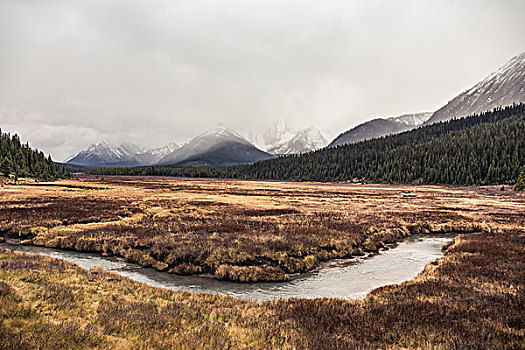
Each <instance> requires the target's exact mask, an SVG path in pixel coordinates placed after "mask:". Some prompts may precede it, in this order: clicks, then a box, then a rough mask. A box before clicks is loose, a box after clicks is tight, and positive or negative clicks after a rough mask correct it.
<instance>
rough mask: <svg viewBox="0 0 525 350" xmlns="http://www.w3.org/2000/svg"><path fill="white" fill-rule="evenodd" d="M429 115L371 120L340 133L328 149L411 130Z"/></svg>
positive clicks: (429, 114)
mask: <svg viewBox="0 0 525 350" xmlns="http://www.w3.org/2000/svg"><path fill="white" fill-rule="evenodd" d="M431 115H432V113H427V112H425V113H414V114H405V115H401V116H399V117H391V118H387V119H383V118H377V119H373V120H370V121H367V122H365V123H363V124H359V125H358V126H356V127H354V128H352V129H350V130H348V131H346V132H344V133H342V134H341V135H339V136H338V137H337V138H336V139H335V140H333V141H332V142H331V143H330V145H328V147H335V146H340V145H346V144H350V143H357V142H361V141H364V140H370V139H375V138H379V137H383V136H387V135H393V134H398V133H400V132H403V131H408V130H412V129H414V128H416V127H418V126H420V125H422V124H423V123H424V122H425V121H427V120H428V118H430V116H431Z"/></svg>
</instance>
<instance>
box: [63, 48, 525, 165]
mask: <svg viewBox="0 0 525 350" xmlns="http://www.w3.org/2000/svg"><path fill="white" fill-rule="evenodd" d="M520 102H525V52H524V53H521V54H519V55H517V56H515V57H513V58H512V59H511V60H510V61H508V62H507V63H506V64H505V65H504V66H502V67H501V68H500V69H498V70H497V71H496V72H494V73H492V74H490V75H489V76H488V77H486V78H485V79H483V80H482V81H480V82H479V83H477V84H476V85H475V86H473V87H472V88H470V89H468V90H466V91H464V92H462V93H461V94H459V95H458V96H457V97H455V98H454V99H452V100H451V101H450V102H449V103H447V104H446V105H445V106H443V107H442V108H440V109H438V110H437V111H435V112H433V113H429V112H424V113H414V114H405V115H401V116H398V117H390V118H376V119H373V120H370V121H367V122H364V123H362V124H360V125H357V126H356V127H354V128H352V129H350V130H348V131H346V132H344V133H342V134H340V135H339V136H338V137H337V138H335V139H334V140H333V141H332V142H331V143H330V144H329V145H328V147H335V146H340V145H345V144H350V143H357V142H361V141H364V140H369V139H375V138H380V137H383V136H387V135H391V134H397V133H401V132H405V131H409V130H412V129H415V128H418V127H420V126H422V125H429V124H433V123H436V122H440V121H447V120H450V119H453V118H460V117H464V116H466V115H470V114H473V113H480V112H484V111H488V110H491V109H493V108H495V107H500V106H506V105H511V104H514V103H520ZM327 144H328V142H327V140H326V138H325V137H324V135H323V134H322V133H321V132H320V131H319V130H316V129H314V128H306V129H302V130H297V129H293V128H291V127H290V126H289V125H287V123H286V122H285V121H277V122H275V123H274V124H272V125H271V126H270V127H269V128H267V129H265V130H264V131H262V132H253V131H252V132H248V133H246V137H243V136H241V135H240V134H238V133H236V132H234V131H232V130H229V129H227V128H225V127H218V128H215V129H213V130H210V131H208V132H206V133H204V134H202V135H199V136H197V137H195V138H194V139H192V140H191V141H189V142H188V143H186V144H184V145H182V146H181V147H179V146H178V145H177V144H175V143H171V144H169V145H166V146H164V147H160V148H156V149H152V150H144V149H143V148H142V147H140V146H137V145H133V144H130V143H124V144H121V145H117V146H112V145H110V144H109V143H108V142H99V143H96V144H93V145H91V146H90V147H89V148H87V149H86V150H83V151H81V152H79V153H78V154H77V155H76V156H74V157H72V158H71V159H69V160H68V161H67V164H75V165H84V166H91V167H130V166H139V165H181V166H182V165H193V166H206V167H223V166H228V165H235V164H246V163H254V162H257V161H259V160H264V159H269V158H272V157H274V156H275V155H287V154H302V153H307V152H310V151H314V150H317V149H321V148H323V147H325V146H327Z"/></svg>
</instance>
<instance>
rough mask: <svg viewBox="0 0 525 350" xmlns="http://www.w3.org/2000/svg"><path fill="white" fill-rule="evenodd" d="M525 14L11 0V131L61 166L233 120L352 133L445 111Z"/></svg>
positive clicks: (376, 5)
mask: <svg viewBox="0 0 525 350" xmlns="http://www.w3.org/2000/svg"><path fill="white" fill-rule="evenodd" d="M524 13H525V1H523V0H494V1H481V0H479V1H473V0H470V1H469V0H461V1H459V0H458V1H451V0H436V1H422V0H414V1H406V0H401V1H392V0H375V1H374V0H362V1H352V0H323V1H319V0H316V1H313V0H297V1H295V0H294V1H288V0H264V1H256V0H249V1H246V0H220V1H217V0H188V1H185V0H183V1H177V0H159V1H153V0H151V1H145V0H63V1H60V0H31V1H30V0H0V127H1V128H2V129H3V130H4V131H10V132H16V133H19V134H20V135H21V138H22V139H23V140H29V141H30V143H31V145H32V146H35V147H38V148H40V149H42V150H43V151H45V152H46V153H50V154H51V155H52V156H53V158H54V159H55V160H63V159H65V158H67V157H68V156H70V155H71V154H74V153H76V152H78V151H79V150H80V149H82V148H84V147H86V146H88V145H89V144H91V143H93V142H97V141H100V140H104V139H106V140H109V141H111V142H121V141H129V142H137V143H141V144H143V145H145V146H160V145H162V144H165V143H168V142H170V141H177V142H183V141H186V140H187V139H189V138H191V137H193V136H195V135H196V134H198V133H201V132H203V131H206V130H207V129H210V128H212V127H214V126H215V125H216V124H217V123H224V124H225V125H227V126H230V127H232V128H234V129H237V130H250V129H253V130H261V129H264V128H266V127H268V126H269V125H270V124H272V123H273V122H274V121H275V120H276V119H278V118H279V119H284V120H286V121H288V122H289V123H290V124H291V125H292V126H295V127H307V126H310V125H313V126H316V127H318V128H321V129H327V130H330V131H331V132H332V133H334V134H338V133H340V132H342V131H344V130H346V129H349V128H350V127H352V126H355V125H357V124H359V123H360V122H362V121H365V120H368V119H372V118H374V117H377V116H393V115H399V114H402V113H410V112H420V111H433V110H436V109H437V108H439V107H440V106H442V105H443V104H445V103H446V102H447V101H448V100H450V99H451V98H453V97H454V96H455V95H457V94H458V93H460V92H461V91H463V90H465V89H467V88H469V87H470V86H472V85H473V84H474V83H476V82H477V81H479V80H481V79H482V78H483V77H485V76H486V75H488V74H489V73H491V72H492V71H494V70H496V69H497V68H498V67H499V66H501V65H503V64H504V63H505V62H506V61H507V60H508V59H510V58H511V57H512V56H514V55H516V54H518V53H520V52H522V51H524V50H525V21H524V20H523V14H524ZM334 136H335V135H334Z"/></svg>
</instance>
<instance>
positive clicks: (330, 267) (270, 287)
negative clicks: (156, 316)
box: [0, 235, 452, 301]
mask: <svg viewBox="0 0 525 350" xmlns="http://www.w3.org/2000/svg"><path fill="white" fill-rule="evenodd" d="M451 239H452V238H451V237H450V236H437V235H418V236H412V237H409V238H407V239H405V240H404V241H402V242H401V243H399V244H398V245H397V246H396V247H395V248H391V249H388V250H384V251H381V252H379V254H375V255H372V256H369V257H366V258H357V259H350V260H345V261H333V262H330V263H327V264H324V265H323V266H322V267H321V268H318V269H317V270H315V271H313V272H310V273H307V274H303V275H300V276H296V277H294V278H293V279H292V280H291V281H288V282H276V283H274V282H258V283H234V282H227V281H218V280H215V279H212V278H209V277H201V276H178V275H173V274H169V273H166V272H159V271H156V270H154V269H151V268H144V267H141V266H138V265H135V264H130V263H127V262H125V261H123V260H121V259H117V258H111V257H109V258H108V257H103V256H101V255H97V254H90V253H81V252H74V251H66V250H60V249H53V248H43V247H35V246H22V245H14V244H1V245H0V246H2V247H4V248H9V249H12V250H16V251H23V252H30V253H36V254H42V255H48V256H51V257H54V258H59V259H63V260H67V261H70V262H73V263H75V264H78V265H79V266H80V267H82V268H84V269H90V268H92V267H95V266H100V267H102V268H104V269H106V270H111V271H115V272H118V273H119V274H120V275H122V276H126V277H129V278H131V279H133V280H135V281H139V282H142V283H146V284H148V285H151V286H155V287H161V288H167V289H172V290H185V291H190V292H208V293H218V294H222V295H230V296H234V297H239V298H246V299H252V300H258V301H264V300H269V299H274V298H318V297H338V298H346V299H358V298H362V297H364V296H365V295H366V294H367V293H368V292H370V291H371V290H373V289H375V288H378V287H381V286H384V285H388V284H394V283H401V282H403V281H406V280H410V279H412V278H414V277H415V276H416V275H418V274H419V273H420V272H421V271H423V268H424V266H425V265H426V264H427V263H428V262H430V261H432V260H435V259H437V258H439V257H441V256H442V252H441V245H442V244H444V243H446V242H449V241H450V240H451Z"/></svg>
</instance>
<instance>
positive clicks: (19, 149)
mask: <svg viewBox="0 0 525 350" xmlns="http://www.w3.org/2000/svg"><path fill="white" fill-rule="evenodd" d="M10 173H14V174H15V175H16V176H17V177H35V178H39V179H44V180H48V179H52V178H64V177H68V176H69V173H68V172H67V170H66V169H64V168H63V167H62V166H60V165H58V164H55V163H54V162H53V160H51V157H47V158H46V156H45V155H44V153H42V152H41V151H37V150H34V149H32V148H31V147H29V144H28V143H26V144H22V143H21V142H20V138H19V137H18V135H16V134H15V135H11V134H9V133H3V132H2V131H1V129H0V175H6V174H10Z"/></svg>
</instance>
